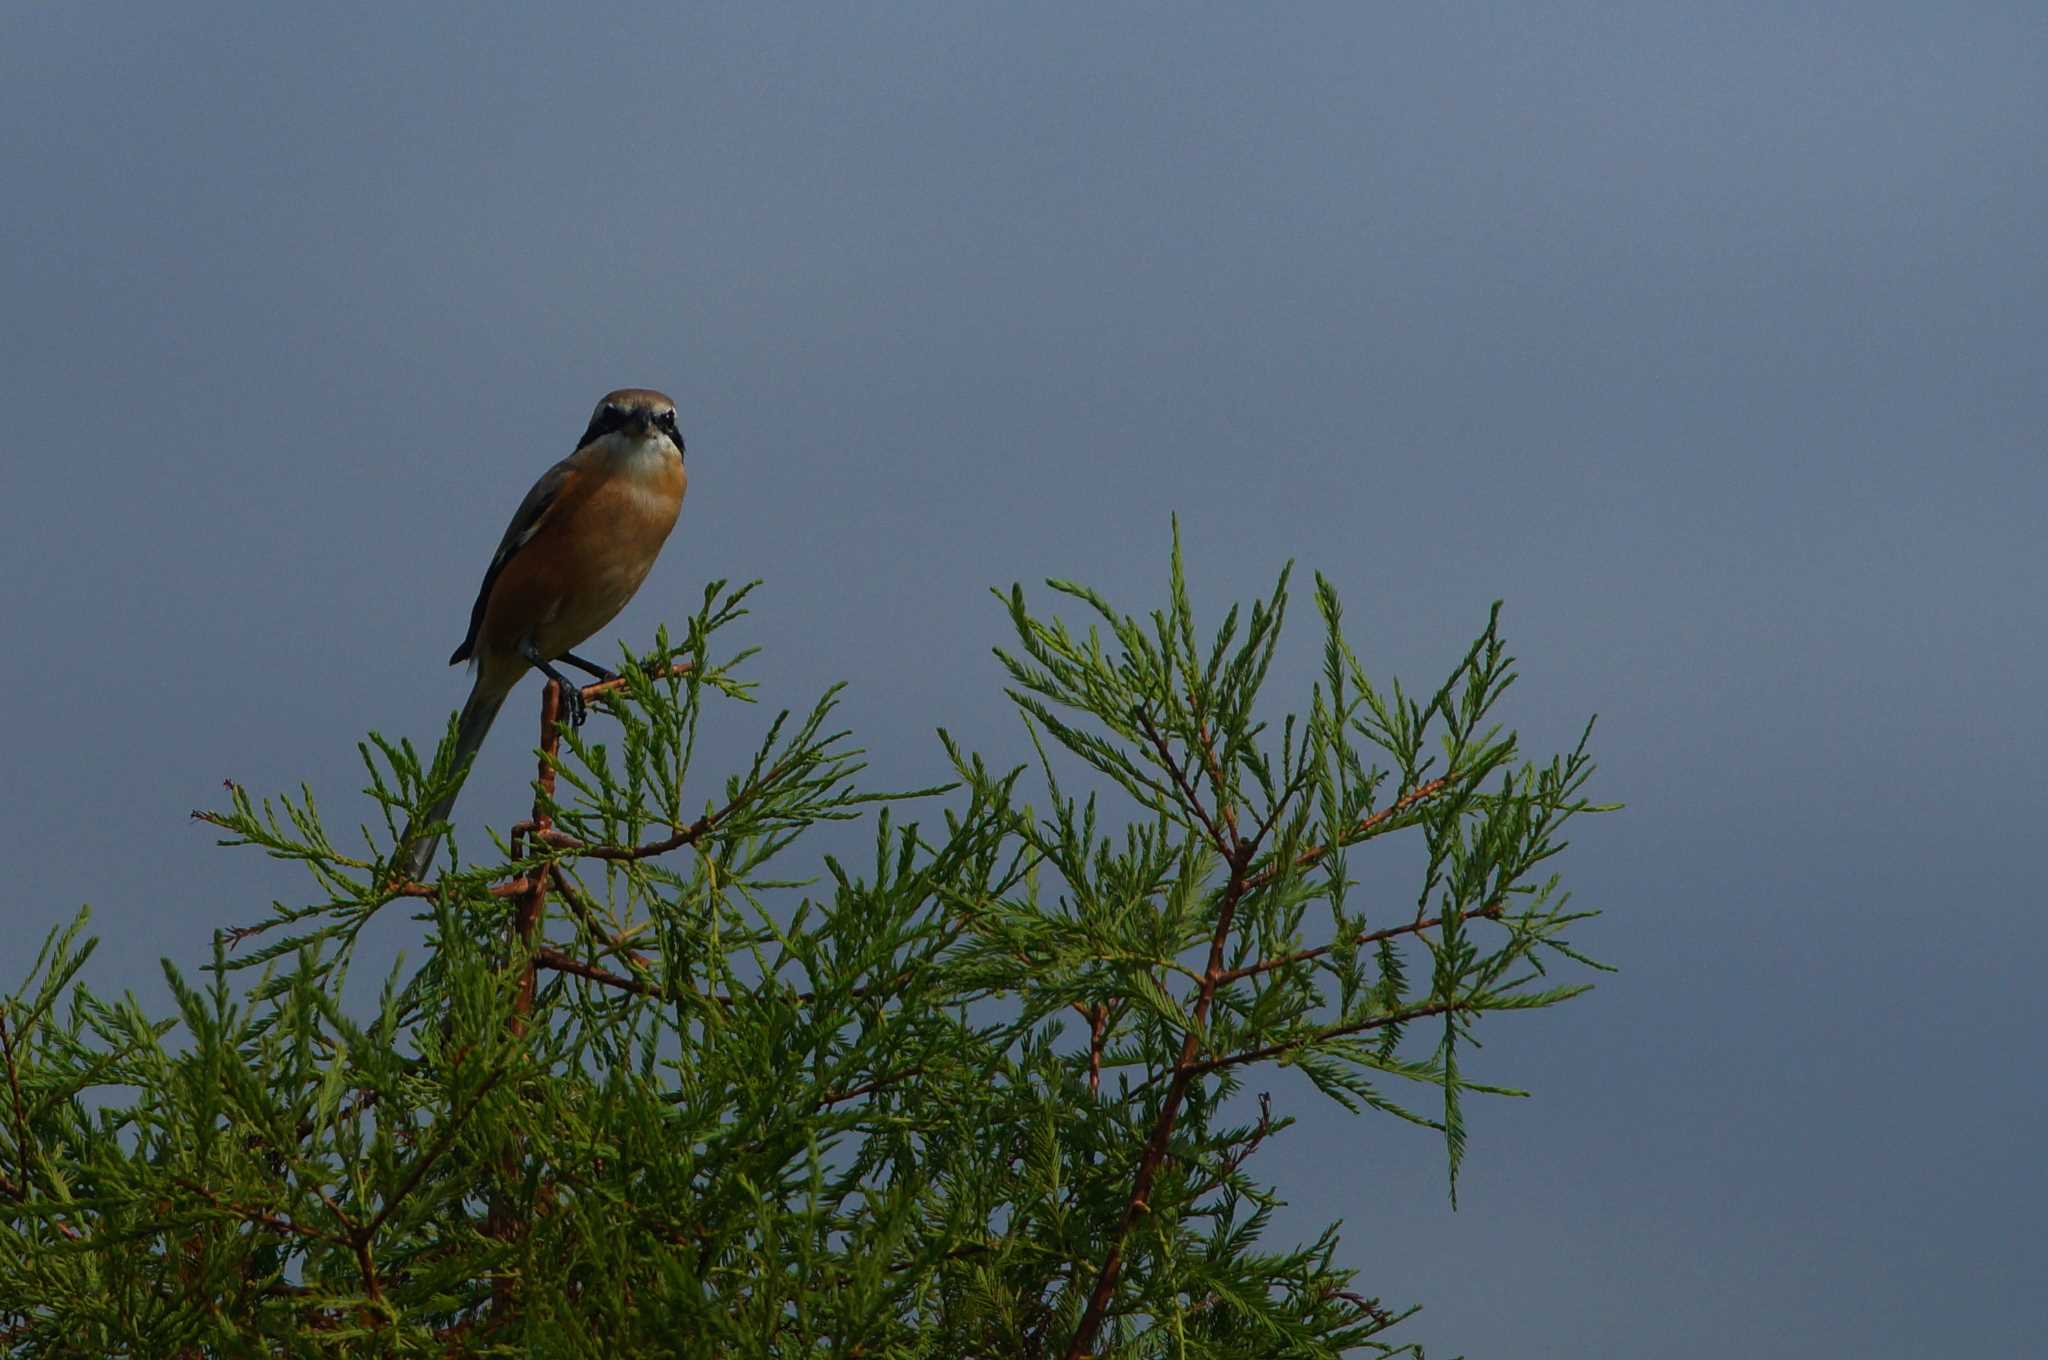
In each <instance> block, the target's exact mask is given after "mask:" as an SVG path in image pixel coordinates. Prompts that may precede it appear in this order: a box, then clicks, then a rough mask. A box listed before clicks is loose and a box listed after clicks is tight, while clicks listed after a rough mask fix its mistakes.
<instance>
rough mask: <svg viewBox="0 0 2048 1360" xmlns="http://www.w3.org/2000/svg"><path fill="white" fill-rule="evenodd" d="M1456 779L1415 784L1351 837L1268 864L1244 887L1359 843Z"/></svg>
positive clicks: (1260, 885) (1268, 880)
mask: <svg viewBox="0 0 2048 1360" xmlns="http://www.w3.org/2000/svg"><path fill="white" fill-rule="evenodd" d="M1457 778H1458V776H1457V775H1456V774H1447V775H1444V776H1442V777H1441V778H1438V779H1432V780H1430V781H1429V782H1428V783H1427V784H1418V785H1416V786H1415V787H1414V788H1412V789H1410V790H1409V791H1408V792H1407V793H1406V794H1404V795H1402V796H1401V797H1400V798H1399V799H1397V800H1396V801H1395V802H1393V803H1392V804H1390V805H1389V806H1387V807H1383V808H1381V809H1380V810H1379V811H1378V812H1375V813H1373V814H1372V815H1371V816H1370V817H1366V818H1363V819H1362V820H1360V822H1359V823H1358V825H1356V826H1354V827H1352V828H1351V832H1350V834H1349V836H1348V837H1345V838H1343V839H1340V840H1337V841H1333V842H1331V843H1330V844H1329V845H1311V846H1309V847H1308V848H1307V849H1306V850H1303V851H1302V852H1301V853H1300V854H1298V855H1296V856H1295V857H1294V859H1293V862H1292V863H1287V864H1283V863H1282V862H1280V861H1278V860H1275V861H1273V862H1272V863H1270V864H1268V865H1267V866H1266V867H1265V868H1263V869H1261V870H1259V871H1258V872H1257V873H1256V874H1253V875H1252V876H1251V879H1250V881H1249V882H1247V883H1246V884H1245V887H1246V888H1247V889H1252V888H1263V887H1265V886H1266V885H1267V884H1268V883H1271V882H1272V881H1273V880H1274V879H1276V878H1278V877H1280V875H1281V874H1282V873H1283V872H1285V871H1286V870H1288V869H1306V868H1308V867H1309V866H1310V865H1312V864H1314V863H1315V862H1316V861H1317V860H1319V859H1321V858H1322V857H1323V856H1324V855H1327V854H1329V853H1330V851H1331V850H1333V849H1340V848H1342V846H1343V845H1345V844H1347V843H1353V842H1356V841H1357V840H1358V839H1359V838H1361V837H1363V836H1364V835H1366V833H1368V832H1370V831H1373V830H1375V829H1377V828H1378V827H1380V826H1383V825H1385V824H1386V823H1387V822H1389V821H1391V820H1392V819H1394V818H1395V817H1398V816H1400V815H1401V814H1402V813H1404V812H1406V811H1408V810H1409V809H1410V808H1412V807H1414V806H1415V805H1416V804H1417V803H1421V802H1425V801H1427V800H1429V799H1431V798H1434V797H1436V796H1437V795H1438V794H1439V793H1442V792H1443V791H1444V790H1445V789H1446V788H1448V787H1449V786H1450V784H1451V781H1453V780H1455V779H1457Z"/></svg>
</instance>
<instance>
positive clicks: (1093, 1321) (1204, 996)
mask: <svg viewBox="0 0 2048 1360" xmlns="http://www.w3.org/2000/svg"><path fill="white" fill-rule="evenodd" d="M1250 850H1251V847H1250V846H1249V845H1247V844H1244V843H1243V842H1239V843H1238V846H1237V849H1236V853H1235V854H1233V855H1232V856H1231V861H1230V881H1229V883H1228V884H1226V885H1225V887H1224V890H1223V902H1222V905H1221V906H1220V907H1218V909H1217V912H1216V929H1215V931H1214V932H1213V933H1212V934H1211V935H1210V937H1209V966H1208V967H1207V968H1205V969H1204V970H1203V972H1202V984H1201V989H1200V990H1199V991H1198V992H1197V994H1196V996H1195V1010H1194V1023H1193V1024H1191V1025H1190V1026H1189V1027H1188V1032H1187V1037H1186V1038H1184V1039H1183V1040H1182V1041H1181V1048H1180V1058H1179V1060H1178V1061H1176V1062H1175V1063H1174V1067H1173V1084H1172V1085H1171V1086H1169V1087H1168V1088H1167V1091H1166V1097H1165V1099H1164V1100H1162V1101H1161V1102H1160V1105H1159V1117H1158V1119H1157V1120H1156V1121H1154V1123H1153V1125H1152V1136H1151V1137H1150V1138H1149V1139H1148V1140H1147V1141H1146V1144H1145V1151H1144V1153H1143V1155H1142V1156H1140V1157H1139V1159H1138V1172H1137V1175H1136V1176H1135V1177H1133V1178H1132V1181H1131V1195H1130V1199H1129V1200H1128V1201H1127V1202H1126V1203H1125V1205H1124V1212H1123V1217H1122V1218H1121V1219H1120V1220H1118V1222H1117V1226H1116V1229H1115V1231H1114V1232H1113V1233H1112V1234H1111V1236H1110V1239H1109V1249H1108V1250H1107V1251H1106V1252H1105V1253H1104V1254H1103V1258H1102V1268H1101V1270H1100V1271H1098V1272H1097V1273H1096V1276H1095V1288H1094V1290H1093V1291H1092V1292H1091V1293H1090V1294H1089V1296H1088V1307H1087V1311H1085V1312H1084V1313H1082V1315H1081V1323H1080V1325H1079V1326H1078V1327H1076V1328H1075V1329H1074V1337H1073V1340H1072V1341H1070V1342H1069V1343H1068V1344H1067V1352H1066V1360H1081V1358H1082V1357H1083V1356H1085V1355H1086V1354H1087V1353H1088V1351H1089V1350H1090V1348H1091V1347H1093V1346H1094V1344H1095V1334H1096V1332H1097V1331H1099V1330H1100V1329H1101V1327H1102V1320H1103V1318H1104V1317H1105V1316H1107V1314H1108V1312H1109V1304H1110V1300H1111V1299H1113V1298H1115V1297H1116V1282H1117V1279H1118V1277H1119V1276H1121V1275H1122V1273H1123V1259H1124V1241H1125V1239H1126V1238H1128V1237H1129V1236H1130V1233H1131V1229H1132V1228H1133V1227H1135V1226H1137V1222H1138V1218H1139V1216H1140V1215H1142V1214H1147V1213H1150V1212H1151V1209H1152V1206H1151V1203H1150V1200H1151V1196H1152V1186H1153V1183H1154V1182H1155V1181H1156V1180H1157V1179H1158V1176H1159V1167H1160V1165H1161V1164H1162V1163H1163V1162H1164V1161H1165V1160H1166V1150H1167V1147H1168V1145H1169V1144H1171V1143H1172V1141H1173V1126H1174V1124H1175V1122H1176V1121H1177V1120H1178V1119H1179V1118H1180V1107H1181V1103H1182V1102H1183V1101H1184V1100H1185V1099H1186V1098H1187V1093H1188V1087H1189V1085H1190V1084H1192V1082H1193V1081H1194V1078H1195V1075H1196V1073H1197V1072H1198V1071H1200V1068H1199V1066H1198V1064H1197V1063H1196V1061H1195V1055H1196V1054H1197V1053H1198V1052H1199V1051H1200V1048H1201V1039H1200V1035H1201V1032H1202V1030H1203V1028H1204V1026H1206V1024H1207V1023H1208V1019H1209V1007H1210V1004H1211V1003H1212V1002H1214V1001H1215V999H1216V989H1217V987H1218V986H1219V985H1221V982H1222V979H1223V953H1224V949H1225V948H1226V947H1227V945H1228V944H1229V941H1230V928H1231V925H1232V923H1233V922H1234V921H1235V920H1236V918H1237V906H1238V903H1239V902H1241V901H1243V899H1244V894H1245V891H1246V888H1247V880H1246V877H1245V868H1246V863H1247V861H1248V860H1249V858H1250Z"/></svg>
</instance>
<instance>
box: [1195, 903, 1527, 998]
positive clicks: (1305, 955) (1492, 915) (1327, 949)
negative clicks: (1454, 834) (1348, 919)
mask: <svg viewBox="0 0 2048 1360" xmlns="http://www.w3.org/2000/svg"><path fill="white" fill-rule="evenodd" d="M1501 910H1502V904H1501V903H1499V902H1494V903H1491V904H1489V905H1487V906H1484V907H1481V908H1480V909H1479V910H1477V911H1468V912H1466V913H1464V914H1463V915H1462V916H1460V917H1459V919H1460V920H1464V921H1497V920H1499V919H1500V914H1501ZM1443 923H1444V918H1443V917H1441V916H1431V917H1427V918H1425V919H1423V920H1420V921H1410V922H1409V923H1408V924H1406V925H1400V926H1388V927H1387V928H1386V929H1384V930H1368V931H1366V932H1365V933H1364V934H1362V935H1354V936H1352V937H1351V941H1350V942H1351V943H1352V944H1354V945H1361V944H1378V943H1379V942H1380V941H1381V940H1391V939H1395V938H1397V937H1399V936H1402V935H1419V934H1421V933H1422V932H1423V931H1425V930H1434V929H1435V928H1436V927H1438V926H1440V925H1442V924H1443ZM1336 948H1337V945H1336V944H1335V943H1334V942H1333V943H1330V944H1319V945H1317V946H1316V947H1315V948H1313V949H1297V950H1295V951H1294V952H1293V953H1292V954H1276V955H1274V956H1273V957H1272V958H1269V959H1260V960H1259V961H1258V962H1257V963H1248V964H1246V965H1244V967H1242V968H1233V969H1231V970H1230V971H1229V972H1227V973H1225V974H1224V975H1223V981H1224V983H1225V984H1226V985H1228V984H1229V983H1232V982H1242V981H1243V980H1244V979H1246V978H1248V977H1257V976H1259V975H1260V974H1261V973H1270V972H1272V971H1274V970H1275V969H1278V968H1285V967H1287V966H1289V965H1290V964H1296V963H1307V962H1308V961H1309V960H1310V959H1319V958H1321V957H1322V956H1323V955H1325V954H1329V953H1333V952H1335V950H1336Z"/></svg>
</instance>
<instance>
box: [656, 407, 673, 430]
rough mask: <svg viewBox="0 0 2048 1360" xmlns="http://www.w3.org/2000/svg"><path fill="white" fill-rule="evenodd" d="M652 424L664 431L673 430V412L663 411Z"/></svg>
mask: <svg viewBox="0 0 2048 1360" xmlns="http://www.w3.org/2000/svg"><path fill="white" fill-rule="evenodd" d="M654 423H655V424H657V425H659V426H661V428H662V429H664V430H673V429H674V428H675V427H676V413H675V412H674V411H663V412H662V413H661V414H660V415H658V416H656V417H655V418H654Z"/></svg>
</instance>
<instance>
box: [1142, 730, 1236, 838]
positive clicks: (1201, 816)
mask: <svg viewBox="0 0 2048 1360" xmlns="http://www.w3.org/2000/svg"><path fill="white" fill-rule="evenodd" d="M1132 716H1133V717H1135V718H1136V719H1137V720H1138V725H1139V726H1140V727H1142V728H1144V729H1145V739H1146V740H1147V741H1150V742H1151V743H1152V749H1153V750H1154V751H1156V752H1158V753H1159V763H1160V764H1162V765H1164V766H1165V767H1166V772H1167V773H1168V774H1170V775H1172V776H1173V785H1174V787H1175V788H1177V789H1179V790H1180V796H1181V797H1183V798H1185V799H1187V800H1188V807H1189V808H1191V809H1192V810H1193V811H1194V814H1195V819H1196V820H1197V821H1199V822H1201V824H1202V830H1204V831H1206V832H1208V833H1209V843H1210V844H1212V845H1214V846H1215V847H1216V850H1217V852H1218V853H1219V854H1223V855H1229V854H1231V853H1232V850H1233V847H1235V845H1236V844H1237V838H1236V836H1235V835H1232V836H1229V837H1225V835H1224V834H1223V829H1222V828H1221V827H1219V826H1217V825H1216V823H1215V821H1214V820H1213V819H1212V818H1211V817H1210V816H1209V810H1208V809H1207V808H1205V807H1203V806H1202V796H1201V794H1199V793H1197V792H1196V791H1195V786H1194V784H1193V783H1192V782H1191V781H1190V780H1189V779H1188V776H1187V771H1185V770H1183V769H1182V768H1181V764H1180V762H1179V761H1177V760H1175V759H1174V758H1173V751H1172V750H1171V749H1170V748H1169V747H1168V746H1167V744H1166V738H1165V737H1164V736H1163V735H1162V734H1161V733H1160V731H1159V729H1158V728H1157V727H1155V726H1153V724H1152V718H1151V716H1150V715H1149V714H1147V713H1146V712H1145V710H1144V709H1142V708H1136V709H1133V710H1132Z"/></svg>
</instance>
